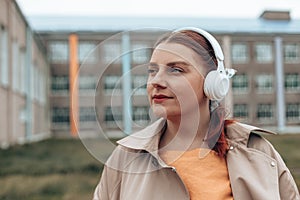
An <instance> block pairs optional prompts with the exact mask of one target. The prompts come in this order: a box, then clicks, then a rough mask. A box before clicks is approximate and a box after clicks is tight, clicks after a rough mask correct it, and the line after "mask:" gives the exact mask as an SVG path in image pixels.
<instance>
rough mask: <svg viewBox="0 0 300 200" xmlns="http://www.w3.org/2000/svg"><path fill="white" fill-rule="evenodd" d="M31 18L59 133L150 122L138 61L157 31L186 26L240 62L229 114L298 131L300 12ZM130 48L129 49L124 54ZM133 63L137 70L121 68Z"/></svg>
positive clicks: (54, 125)
mask: <svg viewBox="0 0 300 200" xmlns="http://www.w3.org/2000/svg"><path fill="white" fill-rule="evenodd" d="M29 20H30V21H31V24H32V27H33V28H34V29H35V30H36V31H37V32H38V33H39V35H40V37H41V40H42V41H43V43H44V44H45V46H46V47H47V48H48V55H49V56H50V66H51V74H52V90H51V95H50V98H51V111H52V126H51V127H52V132H53V133H54V134H55V135H60V134H64V133H66V132H68V131H69V130H70V129H72V126H74V124H75V125H76V124H79V125H80V126H78V127H80V130H81V131H83V132H84V131H87V130H88V129H90V130H92V132H93V131H94V130H95V129H98V128H97V127H98V124H97V122H98V121H99V123H100V126H101V128H103V129H104V130H105V131H112V130H120V129H122V130H125V132H131V131H132V130H135V129H137V128H140V127H143V126H144V125H145V124H147V123H148V121H149V119H150V117H149V115H148V114H149V107H148V102H147V98H146V91H145V83H146V77H147V74H146V70H144V69H142V67H138V69H137V67H136V66H139V65H142V64H145V63H147V61H148V60H149V56H150V55H151V47H152V46H153V44H154V43H155V40H156V39H157V38H158V37H159V35H161V34H162V33H164V32H167V31H169V30H174V29H176V28H178V27H183V26H195V27H201V28H203V29H206V30H208V31H209V32H211V33H212V34H213V35H215V37H216V38H217V39H218V40H219V42H220V43H221V45H222V48H223V50H224V53H225V57H226V63H225V65H226V67H232V68H235V69H237V71H238V72H237V75H236V76H235V77H234V78H233V80H232V92H231V95H230V97H231V98H232V101H230V102H232V103H231V105H232V109H231V110H229V113H230V115H232V116H233V117H235V118H238V119H239V120H240V121H242V122H247V123H249V124H253V125H257V126H263V127H267V128H270V129H273V130H276V131H279V132H299V125H300V70H299V67H300V37H299V36H300V20H299V19H291V17H290V14H289V12H288V11H265V12H264V13H263V14H262V15H261V16H260V17H259V18H257V19H229V18H228V19H226V18H225V19H224V18H223V19H219V18H130V17H125V18H124V17H123V18H120V17H109V18H105V17H79V16H70V17H59V16H57V17H47V16H39V17H32V18H31V17H30V18H29ZM144 27H159V28H144ZM128 30H131V31H129V32H126V31H128ZM70 37H76V41H77V44H76V45H77V49H78V54H77V56H78V59H77V61H78V62H79V63H78V66H80V65H81V67H80V78H79V79H80V80H79V86H78V87H79V95H78V100H76V101H77V102H79V104H78V105H79V108H74V109H78V115H79V116H78V117H77V118H78V119H77V120H78V121H77V122H75V121H73V122H72V120H70V118H71V117H70V113H71V111H70V108H72V106H70V99H72V98H70V94H71V95H72V93H70V92H69V91H70V86H69V78H70V76H69V74H70V73H69V68H70V67H69V64H70V61H71V60H72V59H71V58H70V56H69V55H70V53H68V50H69V48H70V46H71V45H72V42H71V39H70ZM124 48H125V50H124ZM90 50H92V51H90ZM126 51H131V53H129V55H128V56H126V54H124V55H125V56H121V54H122V52H126ZM88 54H89V55H88ZM86 55H88V56H87V57H86ZM84 59H86V60H84ZM77 61H75V62H77ZM99 70H100V71H101V72H102V73H100V72H99ZM128 70H130V71H131V72H132V73H131V74H130V76H124V73H126V72H127V71H128ZM124 79H126V80H127V81H124V82H122V81H123V80H124ZM118 82H119V83H118ZM128 82H131V84H126V83H128ZM137 88H139V89H137ZM132 91H134V92H133V93H131V92H132ZM131 94H132V95H131ZM75 96H76V95H75ZM128 98H129V99H130V101H126V99H128ZM112 104H113V105H112ZM94 108H95V109H96V110H94ZM71 110H72V109H71ZM128 110H129V112H128ZM95 113H96V114H95ZM72 124H73V125H72ZM70 127H71V128H70ZM75 132H76V131H75Z"/></svg>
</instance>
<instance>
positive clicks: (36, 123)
mask: <svg viewBox="0 0 300 200" xmlns="http://www.w3.org/2000/svg"><path fill="white" fill-rule="evenodd" d="M49 72H50V70H49V67H48V62H47V57H46V51H45V48H44V47H43V45H41V41H40V40H39V39H38V38H37V37H36V35H35V34H34V33H33V31H32V30H31V28H30V26H29V25H28V23H27V21H26V19H25V18H24V16H23V14H22V12H21V11H20V9H19V7H18V5H17V4H16V3H15V2H14V1H12V0H1V1H0V102H1V105H0V127H1V128H0V147H1V148H6V147H8V146H10V145H12V144H17V143H24V142H30V141H35V140H39V139H43V138H45V137H49V136H50V122H49V103H48V102H49V101H48V91H49V88H48V87H49V84H48V83H49V77H50V73H49Z"/></svg>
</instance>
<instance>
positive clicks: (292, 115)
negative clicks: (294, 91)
mask: <svg viewBox="0 0 300 200" xmlns="http://www.w3.org/2000/svg"><path fill="white" fill-rule="evenodd" d="M286 118H287V121H288V122H290V121H295V122H299V120H300V103H288V104H287V106H286Z"/></svg>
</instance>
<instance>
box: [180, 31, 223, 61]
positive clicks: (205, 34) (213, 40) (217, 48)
mask: <svg viewBox="0 0 300 200" xmlns="http://www.w3.org/2000/svg"><path fill="white" fill-rule="evenodd" d="M189 30H190V31H194V32H197V33H199V34H200V35H202V36H203V37H205V38H206V39H207V40H208V41H209V43H210V44H211V46H212V47H213V49H214V53H215V56H216V58H217V59H218V60H219V61H224V54H223V51H222V48H221V46H220V45H219V42H218V41H217V40H216V38H215V37H214V36H212V35H211V34H210V33H208V32H207V31H205V30H203V29H200V28H196V27H183V28H179V29H176V30H175V31H174V32H180V31H189Z"/></svg>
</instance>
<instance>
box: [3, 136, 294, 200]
mask: <svg viewBox="0 0 300 200" xmlns="http://www.w3.org/2000/svg"><path fill="white" fill-rule="evenodd" d="M266 137H267V139H268V140H269V141H270V142H271V143H272V144H273V145H274V147H275V148H276V149H277V150H278V151H279V152H280V154H281V155H282V157H283V159H284V160H285V162H286V164H287V166H288V167H289V168H290V170H291V172H292V175H293V176H294V178H295V180H296V182H297V185H298V188H299V186H300V154H299V153H298V152H299V150H298V147H299V146H300V134H297V135H277V136H266ZM102 150H103V149H102ZM102 168H103V165H102V163H100V162H99V161H97V160H96V159H95V158H94V157H92V156H91V155H90V154H89V152H88V151H87V150H86V149H85V147H84V146H83V145H82V143H81V141H80V140H76V139H49V140H45V141H41V142H38V143H33V144H26V145H23V146H18V145H17V146H14V147H11V148H9V149H7V150H0V186H1V187H0V200H4V199H5V200H15V199H21V200H40V199H43V200H54V199H55V200H57V199H61V200H69V199H70V200H71V199H72V200H77V199H78V200H82V199H92V195H93V191H94V189H95V186H96V185H97V183H98V181H99V179H100V174H101V170H102Z"/></svg>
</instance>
